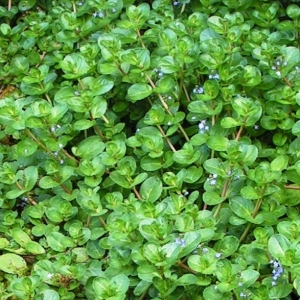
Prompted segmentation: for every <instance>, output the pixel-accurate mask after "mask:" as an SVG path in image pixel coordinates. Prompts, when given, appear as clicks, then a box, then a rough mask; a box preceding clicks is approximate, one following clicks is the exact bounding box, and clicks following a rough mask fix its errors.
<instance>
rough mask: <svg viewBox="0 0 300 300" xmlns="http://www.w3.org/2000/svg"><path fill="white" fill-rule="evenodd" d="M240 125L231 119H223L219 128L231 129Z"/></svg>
mask: <svg viewBox="0 0 300 300" xmlns="http://www.w3.org/2000/svg"><path fill="white" fill-rule="evenodd" d="M240 125H242V122H239V121H237V120H235V119H234V118H232V117H225V118H223V119H222V120H221V126H222V127H223V128H233V127H238V126H240Z"/></svg>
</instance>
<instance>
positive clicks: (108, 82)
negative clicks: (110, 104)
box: [89, 75, 114, 96]
mask: <svg viewBox="0 0 300 300" xmlns="http://www.w3.org/2000/svg"><path fill="white" fill-rule="evenodd" d="M113 86H114V81H113V79H112V78H111V77H110V76H106V75H102V76H99V77H97V78H93V80H92V82H91V83H90V84H89V88H90V89H91V90H92V92H93V94H94V95H98V96H99V95H103V94H106V93H107V92H109V91H110V90H111V89H112V88H113Z"/></svg>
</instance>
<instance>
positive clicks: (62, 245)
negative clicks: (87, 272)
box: [46, 232, 75, 252]
mask: <svg viewBox="0 0 300 300" xmlns="http://www.w3.org/2000/svg"><path fill="white" fill-rule="evenodd" d="M46 239H47V243H48V244H49V246H50V248H52V249H53V250H55V251H57V252H64V251H65V250H66V249H67V248H71V247H74V246H75V244H74V241H73V239H72V238H70V237H67V236H65V235H63V234H61V233H60V232H51V233H50V234H49V235H47V236H46Z"/></svg>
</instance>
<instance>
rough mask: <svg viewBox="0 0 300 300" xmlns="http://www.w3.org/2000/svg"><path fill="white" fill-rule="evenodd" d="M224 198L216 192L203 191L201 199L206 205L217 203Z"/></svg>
mask: <svg viewBox="0 0 300 300" xmlns="http://www.w3.org/2000/svg"><path fill="white" fill-rule="evenodd" d="M225 199H226V198H225V197H221V196H220V195H219V194H218V193H216V192H204V193H203V201H204V203H206V204H207V205H217V204H220V203H222V202H223V201H224V200H225Z"/></svg>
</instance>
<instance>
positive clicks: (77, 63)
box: [60, 53, 89, 79]
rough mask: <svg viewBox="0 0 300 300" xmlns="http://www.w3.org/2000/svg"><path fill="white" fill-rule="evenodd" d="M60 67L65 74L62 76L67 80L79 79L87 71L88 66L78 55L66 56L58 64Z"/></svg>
mask: <svg viewBox="0 0 300 300" xmlns="http://www.w3.org/2000/svg"><path fill="white" fill-rule="evenodd" d="M60 66H61V68H62V70H63V71H64V73H65V75H63V76H64V77H65V78H68V79H75V78H79V77H81V76H82V75H84V74H86V73H87V71H88V70H89V65H88V64H87V62H86V61H85V59H84V57H83V56H81V55H80V54H78V53H71V54H68V55H66V56H65V58H64V59H63V60H62V61H61V62H60Z"/></svg>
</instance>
